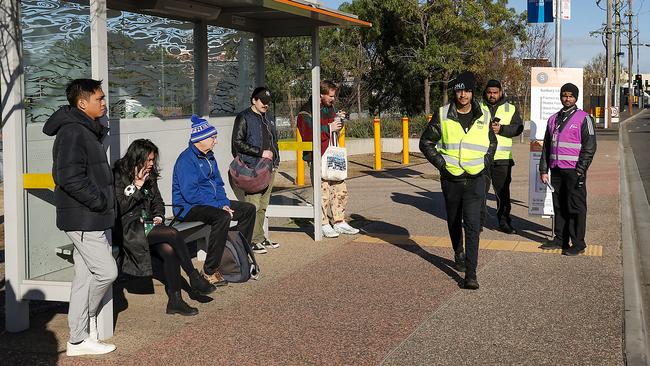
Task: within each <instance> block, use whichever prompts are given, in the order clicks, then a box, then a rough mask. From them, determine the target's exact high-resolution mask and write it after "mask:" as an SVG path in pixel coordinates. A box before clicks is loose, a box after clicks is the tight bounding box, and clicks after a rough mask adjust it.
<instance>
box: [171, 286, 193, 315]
mask: <svg viewBox="0 0 650 366" xmlns="http://www.w3.org/2000/svg"><path fill="white" fill-rule="evenodd" d="M198 313H199V309H197V308H193V307H191V306H189V305H187V303H186V302H185V301H183V298H182V297H181V292H180V291H174V292H172V293H170V294H169V301H168V302H167V314H181V315H185V316H190V315H196V314H198Z"/></svg>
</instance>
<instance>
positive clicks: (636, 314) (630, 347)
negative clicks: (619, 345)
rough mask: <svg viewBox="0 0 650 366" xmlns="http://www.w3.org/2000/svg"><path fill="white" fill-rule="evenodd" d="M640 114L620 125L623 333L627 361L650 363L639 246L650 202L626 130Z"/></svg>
mask: <svg viewBox="0 0 650 366" xmlns="http://www.w3.org/2000/svg"><path fill="white" fill-rule="evenodd" d="M639 115H640V113H639V114H637V115H635V116H634V117H631V118H629V119H628V120H626V121H625V122H624V123H622V124H621V126H620V129H619V141H620V142H619V156H620V159H621V161H622V163H621V164H620V173H621V174H620V176H621V184H620V190H621V192H620V195H621V212H620V215H621V225H622V228H621V235H622V252H623V284H624V290H623V292H624V298H625V327H624V329H625V334H624V337H625V359H626V364H627V365H648V340H647V331H648V326H647V323H646V319H645V318H646V314H644V308H645V307H644V305H645V304H644V303H645V301H644V299H645V294H644V288H643V285H642V284H643V283H644V282H645V281H644V277H643V268H641V262H640V260H639V248H640V246H641V245H648V243H642V242H647V241H650V226H649V225H647V224H643V223H642V221H643V219H644V218H645V219H647V218H648V217H650V205H649V204H648V199H647V197H646V194H645V190H644V188H643V183H642V181H641V176H640V175H639V169H638V167H637V164H636V160H635V159H634V153H633V151H632V148H631V146H630V142H629V135H628V132H627V124H628V123H629V122H630V121H633V120H634V119H636V117H637V116H639ZM633 197H634V198H635V199H633ZM648 274H650V273H648Z"/></svg>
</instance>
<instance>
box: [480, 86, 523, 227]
mask: <svg viewBox="0 0 650 366" xmlns="http://www.w3.org/2000/svg"><path fill="white" fill-rule="evenodd" d="M483 106H484V107H485V108H487V109H488V110H489V111H490V117H491V119H490V120H491V124H492V130H493V131H494V133H495V134H496V135H497V141H498V142H499V144H498V145H497V151H496V152H495V153H494V161H493V162H492V166H490V167H489V169H488V171H487V172H486V173H487V174H486V178H487V179H486V180H485V190H486V192H487V191H488V190H490V181H492V187H494V194H495V195H496V198H497V220H498V224H499V230H501V231H503V232H504V233H506V234H514V233H515V232H516V231H515V228H514V227H513V226H512V219H511V218H510V210H511V208H512V205H511V204H510V182H512V167H513V166H514V165H515V161H514V160H513V159H512V138H513V137H516V136H519V135H521V133H522V132H523V131H524V124H523V123H522V121H521V116H520V115H519V110H518V109H517V108H516V107H515V106H514V105H513V104H512V103H509V102H507V101H506V100H505V95H504V93H503V89H502V88H501V82H500V81H498V80H488V82H487V84H486V85H485V91H484V92H483ZM481 214H482V216H481V225H482V226H484V225H485V219H486V216H487V206H486V204H485V202H484V203H483V210H482V213H481Z"/></svg>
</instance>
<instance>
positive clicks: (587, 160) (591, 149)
mask: <svg viewBox="0 0 650 366" xmlns="http://www.w3.org/2000/svg"><path fill="white" fill-rule="evenodd" d="M577 110H578V107H576V106H573V107H571V108H569V109H568V110H567V111H564V109H562V110H560V111H559V112H558V117H557V123H558V126H559V127H558V128H559V130H560V131H562V129H563V128H564V126H565V125H566V122H567V121H568V120H569V119H570V118H571V116H573V114H574V113H575V112H576V111H577ZM552 138H553V136H552V134H551V133H550V132H549V130H548V126H547V128H546V132H545V134H544V145H543V146H542V156H541V158H540V159H539V172H540V173H543V174H545V173H548V167H549V165H550V155H551V143H552V141H551V139H552ZM580 139H581V140H582V141H581V144H582V147H581V148H580V155H579V156H578V162H577V163H576V169H575V170H576V172H578V173H580V174H585V173H586V172H587V169H589V165H591V161H592V160H593V159H594V155H595V154H596V129H595V127H594V121H593V120H592V119H591V116H589V115H587V116H586V117H585V119H584V120H583V121H582V126H581V129H580Z"/></svg>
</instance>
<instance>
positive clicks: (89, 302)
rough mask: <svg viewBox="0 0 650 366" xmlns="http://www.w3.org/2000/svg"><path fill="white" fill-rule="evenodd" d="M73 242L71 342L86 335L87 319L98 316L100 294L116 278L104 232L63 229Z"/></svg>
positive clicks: (69, 315)
mask: <svg viewBox="0 0 650 366" xmlns="http://www.w3.org/2000/svg"><path fill="white" fill-rule="evenodd" d="M65 233H66V235H68V237H69V238H70V240H72V244H74V254H73V259H74V277H73V278H72V287H71V290H70V309H69V310H68V326H69V327H70V343H76V342H81V341H83V340H84V339H86V338H88V319H89V317H91V316H95V315H97V310H98V308H99V304H100V302H101V300H102V297H103V296H104V294H105V293H106V291H107V290H110V289H111V284H113V281H115V279H116V278H117V264H116V263H115V259H114V258H113V255H112V253H111V244H110V243H109V242H108V239H107V238H106V232H104V231H66V232H65Z"/></svg>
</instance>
